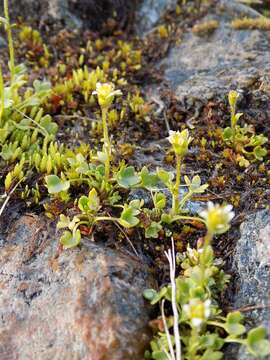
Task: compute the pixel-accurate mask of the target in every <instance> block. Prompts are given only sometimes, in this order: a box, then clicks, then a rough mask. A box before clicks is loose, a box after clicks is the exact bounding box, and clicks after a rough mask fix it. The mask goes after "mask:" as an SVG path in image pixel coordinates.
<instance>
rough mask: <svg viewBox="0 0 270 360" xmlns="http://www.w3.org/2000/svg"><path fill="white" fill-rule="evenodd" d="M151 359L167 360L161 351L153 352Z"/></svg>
mask: <svg viewBox="0 0 270 360" xmlns="http://www.w3.org/2000/svg"><path fill="white" fill-rule="evenodd" d="M152 358H153V359H154V360H168V356H167V355H166V353H165V352H163V351H154V352H153V353H152Z"/></svg>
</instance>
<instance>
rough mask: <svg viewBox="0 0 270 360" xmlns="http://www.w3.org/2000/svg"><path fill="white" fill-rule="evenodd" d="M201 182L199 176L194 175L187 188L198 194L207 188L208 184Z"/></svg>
mask: <svg viewBox="0 0 270 360" xmlns="http://www.w3.org/2000/svg"><path fill="white" fill-rule="evenodd" d="M185 180H186V179H185ZM201 184H202V182H201V178H200V176H199V175H196V176H194V177H193V178H192V180H191V182H190V185H189V188H190V190H191V191H192V192H193V193H196V194H200V193H203V192H204V191H205V190H206V189H207V188H208V184H204V185H201Z"/></svg>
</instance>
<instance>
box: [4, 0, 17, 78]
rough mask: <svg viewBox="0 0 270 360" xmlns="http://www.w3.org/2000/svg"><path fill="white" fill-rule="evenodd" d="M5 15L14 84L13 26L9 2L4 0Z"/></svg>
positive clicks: (11, 74)
mask: <svg viewBox="0 0 270 360" xmlns="http://www.w3.org/2000/svg"><path fill="white" fill-rule="evenodd" d="M4 15H5V29H6V32H7V38H8V48H9V67H10V78H11V84H12V83H13V81H14V78H15V55H14V45H13V39H12V31H11V24H10V18H9V11H8V0H4Z"/></svg>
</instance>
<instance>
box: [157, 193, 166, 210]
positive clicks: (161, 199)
mask: <svg viewBox="0 0 270 360" xmlns="http://www.w3.org/2000/svg"><path fill="white" fill-rule="evenodd" d="M154 205H155V208H157V209H159V210H162V209H164V208H165V206H166V196H165V194H163V193H155V194H154Z"/></svg>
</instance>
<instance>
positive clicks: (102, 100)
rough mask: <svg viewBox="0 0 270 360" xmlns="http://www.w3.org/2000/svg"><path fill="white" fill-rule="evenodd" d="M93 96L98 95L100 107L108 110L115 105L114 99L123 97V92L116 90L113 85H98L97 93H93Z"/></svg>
mask: <svg viewBox="0 0 270 360" xmlns="http://www.w3.org/2000/svg"><path fill="white" fill-rule="evenodd" d="M92 94H93V95H97V97H98V103H99V106H100V107H102V108H106V107H109V106H110V105H111V104H112V103H113V101H114V97H115V96H120V95H122V92H121V90H115V87H114V84H112V83H106V84H101V83H97V87H96V91H93V93H92Z"/></svg>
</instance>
